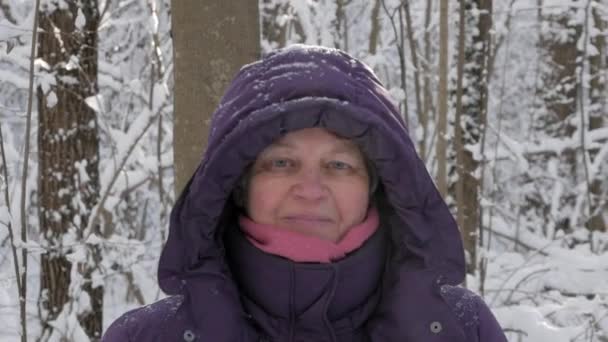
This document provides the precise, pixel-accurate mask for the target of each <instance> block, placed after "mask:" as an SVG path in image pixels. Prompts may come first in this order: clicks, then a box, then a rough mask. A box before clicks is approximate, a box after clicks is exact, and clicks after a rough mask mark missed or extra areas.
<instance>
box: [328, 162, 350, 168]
mask: <svg viewBox="0 0 608 342" xmlns="http://www.w3.org/2000/svg"><path fill="white" fill-rule="evenodd" d="M329 166H330V167H331V168H332V169H336V170H350V169H352V166H350V165H349V164H347V163H345V162H342V161H339V160H334V161H331V162H329Z"/></svg>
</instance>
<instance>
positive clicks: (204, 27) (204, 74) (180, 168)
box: [172, 0, 260, 193]
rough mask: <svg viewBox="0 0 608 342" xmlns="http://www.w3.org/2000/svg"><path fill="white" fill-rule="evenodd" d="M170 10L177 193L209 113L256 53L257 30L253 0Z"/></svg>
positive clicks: (202, 140) (193, 1) (188, 1)
mask: <svg viewBox="0 0 608 342" xmlns="http://www.w3.org/2000/svg"><path fill="white" fill-rule="evenodd" d="M172 15H173V19H172V25H173V26H172V32H173V44H174V49H175V53H174V56H175V123H174V125H175V126H174V134H173V139H174V141H173V143H174V152H173V153H174V156H175V157H174V160H175V190H176V191H177V192H178V193H179V192H181V191H182V189H183V188H184V186H185V185H186V183H187V181H188V179H189V178H190V176H191V175H192V173H193V171H194V170H195V168H196V166H197V165H198V163H199V162H200V160H201V155H202V152H203V150H204V149H205V146H206V145H207V136H208V132H209V125H210V123H211V114H212V113H213V111H214V110H215V108H216V106H217V104H218V102H219V100H220V97H221V96H222V94H223V92H224V90H225V88H226V86H227V85H228V83H229V82H230V80H231V79H232V77H233V76H234V75H235V74H236V72H237V71H238V70H239V69H240V68H241V66H243V65H244V64H246V63H250V62H252V61H254V60H256V59H258V58H259V57H260V30H259V22H258V3H257V1H245V2H242V3H241V2H236V1H220V0H209V1H200V0H180V1H175V2H174V3H173V7H172ZM193 128H194V130H193Z"/></svg>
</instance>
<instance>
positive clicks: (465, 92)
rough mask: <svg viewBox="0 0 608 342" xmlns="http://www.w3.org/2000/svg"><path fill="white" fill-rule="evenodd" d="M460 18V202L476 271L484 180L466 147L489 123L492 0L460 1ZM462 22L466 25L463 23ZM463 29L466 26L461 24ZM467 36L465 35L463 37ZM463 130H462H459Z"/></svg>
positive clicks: (462, 225) (470, 265) (461, 221)
mask: <svg viewBox="0 0 608 342" xmlns="http://www.w3.org/2000/svg"><path fill="white" fill-rule="evenodd" d="M460 5H461V6H464V13H463V11H462V8H461V17H460V20H461V21H462V20H464V32H462V31H461V33H460V35H461V37H460V38H459V39H460V40H461V42H462V43H461V44H464V48H463V49H462V51H460V52H459V53H464V63H465V65H464V66H460V67H462V68H463V70H462V82H463V83H462V84H467V87H462V84H461V85H460V86H459V87H460V88H461V91H460V95H459V96H462V97H464V98H466V101H463V100H462V99H459V101H458V102H459V108H458V109H457V110H458V113H459V114H460V115H458V116H457V118H456V127H455V129H456V132H457V134H456V140H457V142H456V143H457V145H456V146H457V169H458V170H459V172H458V180H457V184H456V189H457V191H456V203H457V208H458V209H457V210H458V218H459V220H458V221H459V225H460V229H461V232H462V237H463V241H464V247H465V250H466V252H467V271H468V272H469V273H474V272H475V271H476V266H477V263H476V260H477V241H478V236H479V233H478V231H479V227H480V217H481V216H480V204H479V202H480V196H479V194H480V182H479V176H478V175H477V174H476V173H477V171H478V170H477V168H478V167H479V161H478V160H476V159H475V157H474V156H473V152H472V151H470V150H469V149H467V148H465V146H479V145H480V144H481V141H482V132H483V126H484V125H485V120H486V112H487V97H488V78H487V62H488V58H487V57H488V52H489V51H490V50H489V45H490V30H491V28H492V0H465V1H461V2H460ZM461 25H462V24H461ZM461 28H462V26H461ZM462 35H464V37H463V36H462ZM458 132H459V133H458ZM464 189H466V191H465V190H464Z"/></svg>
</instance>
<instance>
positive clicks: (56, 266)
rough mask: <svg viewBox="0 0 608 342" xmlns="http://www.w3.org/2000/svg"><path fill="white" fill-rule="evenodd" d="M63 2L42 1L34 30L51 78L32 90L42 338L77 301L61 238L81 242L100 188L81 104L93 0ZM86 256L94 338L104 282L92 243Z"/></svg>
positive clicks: (87, 319)
mask: <svg viewBox="0 0 608 342" xmlns="http://www.w3.org/2000/svg"><path fill="white" fill-rule="evenodd" d="M67 4H68V5H67V8H58V7H54V6H53V7H51V6H45V7H43V8H41V11H40V28H41V29H42V30H43V31H44V32H41V33H39V49H38V57H39V58H41V59H42V60H44V61H45V62H46V63H48V65H49V68H50V70H49V72H50V73H52V74H53V75H54V79H55V82H56V83H55V84H54V85H51V86H50V89H48V90H47V89H43V88H42V87H38V89H37V98H38V113H39V114H38V120H39V121H38V153H39V162H38V189H39V201H40V208H39V218H40V230H41V235H42V239H44V240H45V241H46V242H45V243H46V244H47V246H48V247H49V250H48V251H47V252H46V253H44V254H42V256H41V284H40V286H41V300H40V304H41V307H42V308H43V309H44V312H45V313H46V315H44V317H43V318H42V319H43V337H47V338H48V337H49V336H50V334H52V333H53V330H54V328H53V327H52V326H51V325H49V322H50V321H52V320H54V319H56V318H57V316H58V315H59V313H60V312H61V311H62V309H63V308H64V306H66V305H69V304H68V303H73V302H74V301H77V300H80V299H81V298H70V293H69V287H70V283H71V282H72V281H73V279H71V274H70V271H71V269H72V267H73V265H72V263H71V262H70V261H68V259H67V258H66V255H67V254H68V253H70V252H71V251H72V250H71V248H72V247H70V246H63V245H62V243H63V241H64V240H65V239H66V236H71V239H75V240H76V241H82V237H83V232H84V229H85V227H86V226H87V223H88V220H89V215H90V213H91V209H92V208H93V206H94V205H95V204H96V203H97V201H98V194H99V171H98V165H99V147H98V145H99V138H98V132H97V121H96V115H95V112H94V111H93V110H92V109H91V108H89V107H88V106H87V105H86V103H85V99H86V98H87V97H89V96H93V95H96V94H97V27H98V25H99V13H98V10H97V1H86V2H76V1H71V2H67ZM52 32H57V33H56V34H50V33H52ZM96 233H99V232H96ZM68 239H70V238H68ZM88 256H90V258H88V260H83V262H82V263H80V264H78V265H74V267H77V268H78V270H79V272H78V273H79V276H81V277H83V278H84V288H83V290H84V292H86V293H87V294H88V297H89V299H90V310H85V311H84V312H83V313H80V314H79V316H78V320H79V323H80V325H81V327H82V328H83V329H84V331H85V332H86V333H87V335H88V336H89V337H90V338H91V339H93V340H96V339H99V338H100V337H101V332H102V331H101V329H102V309H103V287H101V286H97V287H94V286H93V282H92V280H91V275H92V273H93V271H94V269H95V264H94V263H95V262H96V261H99V260H98V258H99V253H98V251H97V250H96V249H95V247H91V249H90V250H89V253H88ZM57 333H59V334H62V333H63V332H59V331H57ZM66 338H69V337H66Z"/></svg>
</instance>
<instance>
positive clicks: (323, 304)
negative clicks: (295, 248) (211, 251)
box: [226, 227, 387, 341]
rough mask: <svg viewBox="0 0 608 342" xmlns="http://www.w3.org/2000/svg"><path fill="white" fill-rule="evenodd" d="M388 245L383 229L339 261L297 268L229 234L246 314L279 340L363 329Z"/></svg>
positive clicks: (237, 232) (239, 234) (230, 253)
mask: <svg viewBox="0 0 608 342" xmlns="http://www.w3.org/2000/svg"><path fill="white" fill-rule="evenodd" d="M386 242H387V237H386V233H385V231H384V230H383V229H382V228H380V229H378V230H377V231H376V233H374V235H372V236H371V237H370V238H369V239H368V240H367V241H366V242H365V243H364V244H363V245H362V246H361V247H360V248H359V249H357V250H355V251H354V252H352V253H351V254H349V255H347V256H346V257H344V258H343V259H340V260H338V261H336V262H333V263H328V264H321V263H298V262H294V261H291V260H288V259H285V258H282V257H279V256H275V255H271V254H267V253H265V252H263V251H262V250H260V249H258V248H257V247H255V246H254V245H253V244H252V243H251V242H250V241H249V240H248V239H247V238H246V237H245V236H244V234H243V233H242V232H241V231H240V229H238V228H237V227H235V228H233V229H230V230H229V231H228V232H227V233H226V250H227V256H228V260H229V263H230V266H231V267H230V268H231V270H232V272H233V277H234V279H235V281H236V283H237V286H239V288H240V289H239V290H240V293H241V294H242V297H243V298H242V302H243V306H244V308H245V310H246V311H247V312H248V313H249V314H250V315H251V319H252V320H253V321H254V323H255V324H256V325H258V326H259V327H261V328H262V330H263V331H265V332H267V333H268V334H270V335H272V337H273V338H275V339H278V340H281V341H283V340H289V338H288V336H291V337H293V336H294V335H295V336H303V335H305V336H307V337H309V338H313V339H314V337H315V336H316V337H323V336H332V335H333V336H335V335H336V334H340V333H342V332H344V331H345V330H350V331H352V330H357V328H360V327H362V325H363V324H364V323H365V321H367V320H368V319H369V317H370V316H371V315H372V313H373V310H374V308H375V306H376V304H377V302H378V297H379V291H378V289H379V288H380V286H379V285H380V282H381V278H382V275H383V273H384V267H385V263H386V257H387V255H386V252H385V251H386ZM342 330H344V331H342Z"/></svg>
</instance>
